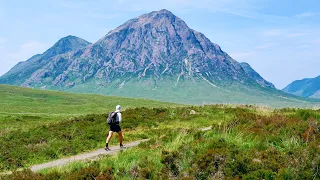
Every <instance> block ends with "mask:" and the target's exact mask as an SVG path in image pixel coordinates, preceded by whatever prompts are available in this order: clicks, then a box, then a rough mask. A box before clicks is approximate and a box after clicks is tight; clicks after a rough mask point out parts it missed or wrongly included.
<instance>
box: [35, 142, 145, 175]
mask: <svg viewBox="0 0 320 180" xmlns="http://www.w3.org/2000/svg"><path fill="white" fill-rule="evenodd" d="M145 141H148V139H144V140H139V141H134V142H131V143H128V144H125V146H126V149H128V148H130V147H133V146H137V145H138V144H139V143H141V142H145ZM110 149H111V151H106V150H104V148H102V149H97V150H95V151H91V152H87V153H83V154H78V155H75V156H71V157H68V158H62V159H58V160H55V161H51V162H47V163H43V164H38V165H33V166H31V167H30V169H31V170H32V171H33V172H36V171H40V170H42V169H46V168H52V167H56V166H63V165H66V164H69V163H71V162H74V161H81V160H92V159H96V158H98V157H99V156H101V155H106V154H115V153H117V152H119V151H120V147H119V146H112V147H110ZM124 150H125V149H124Z"/></svg>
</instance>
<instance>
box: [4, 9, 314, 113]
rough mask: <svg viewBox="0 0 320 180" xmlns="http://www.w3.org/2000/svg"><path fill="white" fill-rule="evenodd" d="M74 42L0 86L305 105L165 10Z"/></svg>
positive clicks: (172, 99) (200, 101) (16, 71)
mask: <svg viewBox="0 0 320 180" xmlns="http://www.w3.org/2000/svg"><path fill="white" fill-rule="evenodd" d="M66 38H67V39H69V38H70V37H69V38H68V37H66ZM58 44H59V43H58ZM55 47H56V45H55V46H53V48H51V49H54V48H55ZM58 47H60V45H59V46H58ZM72 47H74V48H69V49H68V50H70V51H68V52H65V51H55V52H56V53H55V56H51V55H50V56H47V55H45V54H47V53H44V54H42V55H41V57H40V56H39V57H38V55H37V56H35V57H33V58H31V59H34V58H36V59H39V60H28V61H26V62H23V63H20V64H23V70H21V68H19V67H20V66H21V65H19V64H18V65H17V66H15V67H13V68H12V69H11V70H10V71H9V72H8V73H6V74H5V75H3V76H1V77H0V83H4V84H14V85H20V86H27V87H35V88H41V89H52V90H62V91H70V92H81V93H96V94H103V95H117V96H125V97H139V98H149V99H156V100H161V101H170V102H178V103H188V104H203V103H251V104H252V103H253V104H266V105H271V106H275V107H283V106H292V105H297V104H306V103H308V100H306V99H303V98H300V99H299V98H296V97H295V96H290V95H287V94H286V93H282V92H281V91H278V90H276V89H275V88H274V85H273V84H272V83H270V82H268V81H266V80H265V79H263V78H262V77H261V76H260V75H259V74H258V73H257V72H256V71H254V69H252V68H251V67H250V65H249V64H245V63H239V62H237V61H236V60H234V59H232V58H231V57H230V56H229V55H228V54H227V53H226V52H224V51H223V50H222V49H221V48H220V46H219V45H217V44H215V43H212V42H211V41H210V40H209V39H208V38H206V37H205V35H203V34H202V33H200V32H197V31H195V30H193V29H191V28H189V27H188V25H187V24H186V23H185V22H184V21H183V20H182V19H180V18H179V17H177V16H175V15H174V14H173V13H171V12H170V11H168V10H160V11H154V12H151V13H148V14H144V15H141V16H139V17H137V18H134V19H131V20H129V21H127V22H125V23H124V24H122V25H121V26H119V27H118V28H116V29H114V30H112V31H110V32H109V33H108V34H106V35H105V36H104V37H102V38H101V39H100V40H98V41H97V42H95V43H93V44H90V43H81V45H79V46H76V45H74V46H72ZM59 53H60V54H59ZM29 61H32V62H37V63H35V64H36V65H35V66H34V65H29V64H28V62H29ZM11 77H22V78H11Z"/></svg>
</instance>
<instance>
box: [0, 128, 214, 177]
mask: <svg viewBox="0 0 320 180" xmlns="http://www.w3.org/2000/svg"><path fill="white" fill-rule="evenodd" d="M210 129H211V126H210V127H205V128H199V130H201V131H208V130H210ZM148 140H149V139H143V140H139V141H134V142H130V143H128V144H125V146H126V149H128V148H130V147H134V146H137V145H138V144H139V143H141V142H145V141H148ZM110 149H111V151H106V150H104V149H103V148H102V149H97V150H94V151H91V152H87V153H83V154H78V155H75V156H71V157H68V158H62V159H58V160H55V161H51V162H47V163H43V164H37V165H33V166H31V167H30V169H31V170H32V171H33V172H37V171H40V170H43V169H46V168H53V167H57V166H63V165H67V164H69V163H71V162H74V161H86V160H93V159H97V158H99V157H100V156H103V155H106V154H110V155H112V154H116V153H117V152H119V151H120V150H121V149H120V147H119V146H112V147H110ZM124 150H125V149H124ZM11 173H12V172H11V171H10V172H6V173H0V174H11Z"/></svg>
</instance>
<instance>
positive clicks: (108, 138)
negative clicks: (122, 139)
mask: <svg viewBox="0 0 320 180" xmlns="http://www.w3.org/2000/svg"><path fill="white" fill-rule="evenodd" d="M112 135H113V132H112V131H109V135H108V137H107V139H106V143H109V142H110V139H111V137H112Z"/></svg>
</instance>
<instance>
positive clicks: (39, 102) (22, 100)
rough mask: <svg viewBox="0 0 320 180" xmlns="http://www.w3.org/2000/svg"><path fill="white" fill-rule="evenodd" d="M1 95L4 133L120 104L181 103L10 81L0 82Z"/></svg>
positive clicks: (0, 123)
mask: <svg viewBox="0 0 320 180" xmlns="http://www.w3.org/2000/svg"><path fill="white" fill-rule="evenodd" d="M0 97H1V101H0V136H1V135H3V134H4V133H6V132H8V131H12V130H24V129H28V128H30V127H34V126H37V125H42V124H48V123H56V122H58V121H63V120H66V119H68V118H70V117H75V116H80V115H86V114H92V113H95V114H99V113H107V112H109V111H113V110H114V108H115V106H116V105H117V104H120V105H122V106H123V108H124V109H126V108H134V107H174V106H178V104H173V103H165V102H159V101H153V100H146V99H133V98H122V97H116V96H112V97H107V96H101V95H92V94H75V93H65V92H57V91H45V90H37V89H30V88H22V87H16V86H8V85H0Z"/></svg>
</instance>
